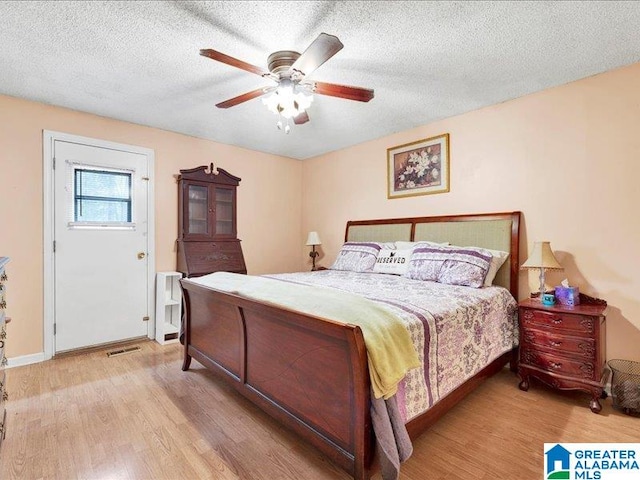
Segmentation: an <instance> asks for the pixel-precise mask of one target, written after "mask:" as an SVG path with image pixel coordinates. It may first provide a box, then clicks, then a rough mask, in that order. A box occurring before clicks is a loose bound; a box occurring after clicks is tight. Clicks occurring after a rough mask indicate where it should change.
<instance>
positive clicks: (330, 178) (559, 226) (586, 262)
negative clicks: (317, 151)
mask: <svg viewBox="0 0 640 480" xmlns="http://www.w3.org/2000/svg"><path fill="white" fill-rule="evenodd" d="M638 85H640V64H634V65H631V66H629V67H626V68H622V69H618V70H615V71H611V72H608V73H605V74H601V75H597V76H594V77H590V78H587V79H583V80H580V81H577V82H573V83H570V84H567V85H564V86H561V87H557V88H553V89H550V90H546V91H543V92H540V93H536V94H532V95H528V96H526V97H522V98H519V99H516V100H512V101H509V102H505V103H501V104H498V105H494V106H491V107H488V108H484V109H481V110H477V111H474V112H470V113H467V114H464V115H460V116H457V117H453V118H449V119H446V120H442V121H439V122H436V123H432V124H428V125H424V126H422V127H419V128H416V129H413V130H409V131H404V132H400V133H397V134H394V135H390V136H388V137H384V138H381V139H377V140H374V141H370V142H367V143H363V144H360V145H356V146H354V147H351V148H348V149H344V150H340V151H337V152H333V153H330V154H326V155H322V156H320V157H316V158H314V159H311V160H307V161H305V162H304V164H303V185H304V191H303V208H302V212H303V228H304V231H305V232H306V231H309V230H316V231H318V232H319V234H320V237H321V239H322V241H323V244H322V252H323V256H321V257H320V264H322V265H326V266H329V265H330V264H331V263H332V261H333V259H334V258H335V255H336V253H337V252H338V250H339V247H340V245H341V244H342V241H343V238H344V227H345V223H346V221H347V220H358V219H370V218H393V217H407V216H424V215H445V214H456V213H478V212H498V211H511V210H521V211H522V212H523V214H524V224H523V226H522V227H523V228H522V233H523V240H522V246H521V247H522V248H523V249H524V253H523V258H522V259H521V261H522V262H523V261H524V260H525V258H526V255H527V253H528V252H529V251H530V249H531V247H532V244H533V241H535V240H549V241H550V242H551V247H552V248H553V249H554V251H555V253H556V256H557V258H558V259H559V261H560V263H561V264H562V265H563V266H564V268H565V271H564V272H562V273H559V274H556V273H553V274H549V275H548V277H547V278H548V282H547V283H548V284H553V285H555V284H557V282H559V281H560V280H561V279H562V278H564V277H565V276H566V277H568V278H569V280H570V282H571V283H572V284H574V285H577V286H579V287H580V289H581V291H583V292H584V293H587V294H590V295H594V296H597V297H601V298H604V299H606V300H607V301H608V303H609V307H610V308H609V311H608V317H607V332H608V337H607V358H609V359H610V358H628V359H632V360H640V255H639V254H638V245H640V220H639V217H640V213H639V212H638V208H639V206H640V182H639V179H640V134H639V132H638V128H639V126H640V88H638ZM373 101H375V99H374V100H373ZM424 108H429V106H428V105H425V106H424ZM446 132H448V133H449V134H450V135H451V136H450V141H451V143H450V147H451V192H450V193H446V194H438V195H427V196H420V197H411V198H401V199H393V200H388V199H387V193H386V188H387V186H386V149H387V148H389V147H393V146H396V145H400V144H403V143H408V142H411V141H415V140H418V139H421V138H427V137H431V136H435V135H439V134H442V133H446ZM306 255H307V254H306V253H305V256H304V257H303V258H304V260H305V261H306V259H307V257H306ZM521 275H522V276H521V291H520V296H521V298H522V297H526V296H527V295H528V293H529V285H531V288H532V289H533V290H537V288H536V285H537V283H536V282H537V277H536V275H535V274H533V275H530V277H527V274H526V273H522V274H521Z"/></svg>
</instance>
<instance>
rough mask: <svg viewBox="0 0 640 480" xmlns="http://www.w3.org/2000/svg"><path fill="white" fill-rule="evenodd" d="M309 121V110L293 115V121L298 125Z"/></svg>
mask: <svg viewBox="0 0 640 480" xmlns="http://www.w3.org/2000/svg"><path fill="white" fill-rule="evenodd" d="M308 121H309V115H308V114H307V112H302V113H299V114H298V115H296V116H295V117H293V123H295V124H296V125H302V124H303V123H307V122H308Z"/></svg>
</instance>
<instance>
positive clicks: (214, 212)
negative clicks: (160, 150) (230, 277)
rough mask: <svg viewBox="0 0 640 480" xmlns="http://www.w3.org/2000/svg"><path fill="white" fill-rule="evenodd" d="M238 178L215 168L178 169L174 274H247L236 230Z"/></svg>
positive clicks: (189, 275)
mask: <svg viewBox="0 0 640 480" xmlns="http://www.w3.org/2000/svg"><path fill="white" fill-rule="evenodd" d="M239 184H240V179H239V178H238V177H235V176H233V175H231V174H230V173H229V172H227V171H225V170H223V169H222V168H219V169H218V170H217V173H214V171H213V164H212V165H211V166H210V167H207V166H202V167H197V168H192V169H189V170H180V176H179V177H178V223H179V225H178V228H179V232H178V235H179V236H178V271H179V272H181V273H183V274H184V275H186V276H187V277H197V276H200V275H205V274H207V273H212V272H219V271H225V272H234V273H247V267H246V266H245V263H244V257H243V255H242V247H241V246H240V240H238V236H237V230H236V189H237V188H238V185H239Z"/></svg>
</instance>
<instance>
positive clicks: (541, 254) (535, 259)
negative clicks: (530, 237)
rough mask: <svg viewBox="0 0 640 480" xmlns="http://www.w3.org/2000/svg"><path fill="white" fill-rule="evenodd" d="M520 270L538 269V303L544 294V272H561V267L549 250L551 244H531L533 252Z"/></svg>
mask: <svg viewBox="0 0 640 480" xmlns="http://www.w3.org/2000/svg"><path fill="white" fill-rule="evenodd" d="M521 268H524V269H532V268H539V269H540V301H542V296H543V295H544V293H545V285H544V276H545V273H544V272H545V270H563V268H562V265H560V263H559V262H558V260H557V259H556V257H555V255H554V254H553V251H552V250H551V242H533V251H532V252H531V255H529V258H527V261H526V262H524V263H523V264H522V267H521Z"/></svg>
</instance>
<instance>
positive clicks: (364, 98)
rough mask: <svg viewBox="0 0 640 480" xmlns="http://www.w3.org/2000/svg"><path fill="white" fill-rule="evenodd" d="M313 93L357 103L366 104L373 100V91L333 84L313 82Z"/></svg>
mask: <svg viewBox="0 0 640 480" xmlns="http://www.w3.org/2000/svg"><path fill="white" fill-rule="evenodd" d="M313 84H314V85H315V88H314V90H313V92H314V93H318V94H320V95H329V96H330V97H339V98H346V99H348V100H356V101H358V102H368V101H369V100H371V99H372V98H373V90H370V89H368V88H360V87H350V86H349V85H338V84H335V83H325V82H314V83H313Z"/></svg>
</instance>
